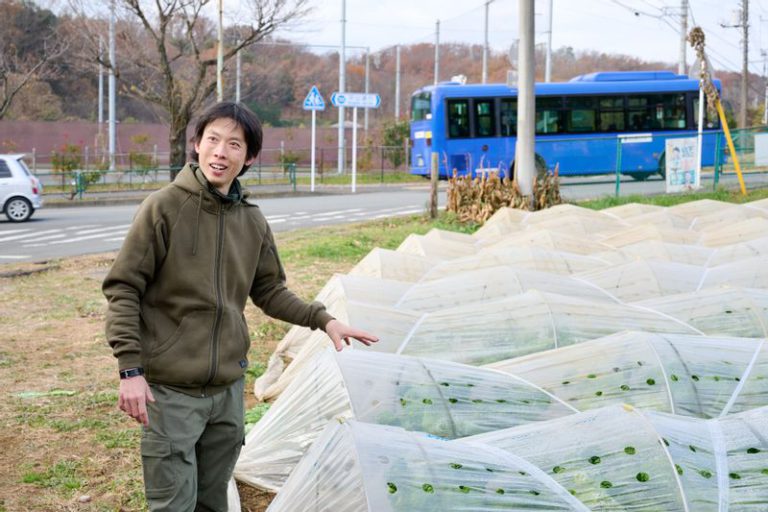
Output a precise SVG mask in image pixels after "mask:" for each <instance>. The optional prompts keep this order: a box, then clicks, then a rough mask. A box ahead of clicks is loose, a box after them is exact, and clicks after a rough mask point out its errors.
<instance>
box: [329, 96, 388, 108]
mask: <svg viewBox="0 0 768 512" xmlns="http://www.w3.org/2000/svg"><path fill="white" fill-rule="evenodd" d="M331 103H332V104H333V106H334V107H350V108H352V107H357V108H378V107H379V105H381V96H379V95H378V94H366V93H364V92H343V93H342V92H334V93H333V94H331Z"/></svg>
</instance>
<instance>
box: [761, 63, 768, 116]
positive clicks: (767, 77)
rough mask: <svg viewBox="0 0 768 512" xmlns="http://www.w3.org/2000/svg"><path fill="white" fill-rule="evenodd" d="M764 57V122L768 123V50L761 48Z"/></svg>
mask: <svg viewBox="0 0 768 512" xmlns="http://www.w3.org/2000/svg"><path fill="white" fill-rule="evenodd" d="M760 55H761V56H762V57H763V82H765V100H763V124H764V125H765V124H768V52H766V51H765V50H760Z"/></svg>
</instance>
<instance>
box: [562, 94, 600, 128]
mask: <svg viewBox="0 0 768 512" xmlns="http://www.w3.org/2000/svg"><path fill="white" fill-rule="evenodd" d="M595 104H596V101H595V97H594V96H572V97H570V98H565V108H566V127H567V128H566V129H567V131H568V132H570V133H584V132H594V131H595V130H596V129H597V126H596V121H597V115H596V114H597V112H596V109H595Z"/></svg>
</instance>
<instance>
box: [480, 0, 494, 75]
mask: <svg viewBox="0 0 768 512" xmlns="http://www.w3.org/2000/svg"><path fill="white" fill-rule="evenodd" d="M491 2H493V0H487V1H486V2H485V28H484V33H485V39H484V42H483V75H482V83H484V84H485V83H488V10H489V9H488V7H489V6H490V5H491Z"/></svg>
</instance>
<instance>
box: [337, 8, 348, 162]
mask: <svg viewBox="0 0 768 512" xmlns="http://www.w3.org/2000/svg"><path fill="white" fill-rule="evenodd" d="M346 24H347V2H346V0H341V51H340V53H339V94H344V91H345V87H346V63H347V57H346V45H347V27H346ZM338 136H339V155H338V162H337V172H338V173H339V174H343V173H344V164H345V162H344V159H345V158H346V151H345V147H344V107H339V132H338Z"/></svg>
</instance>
